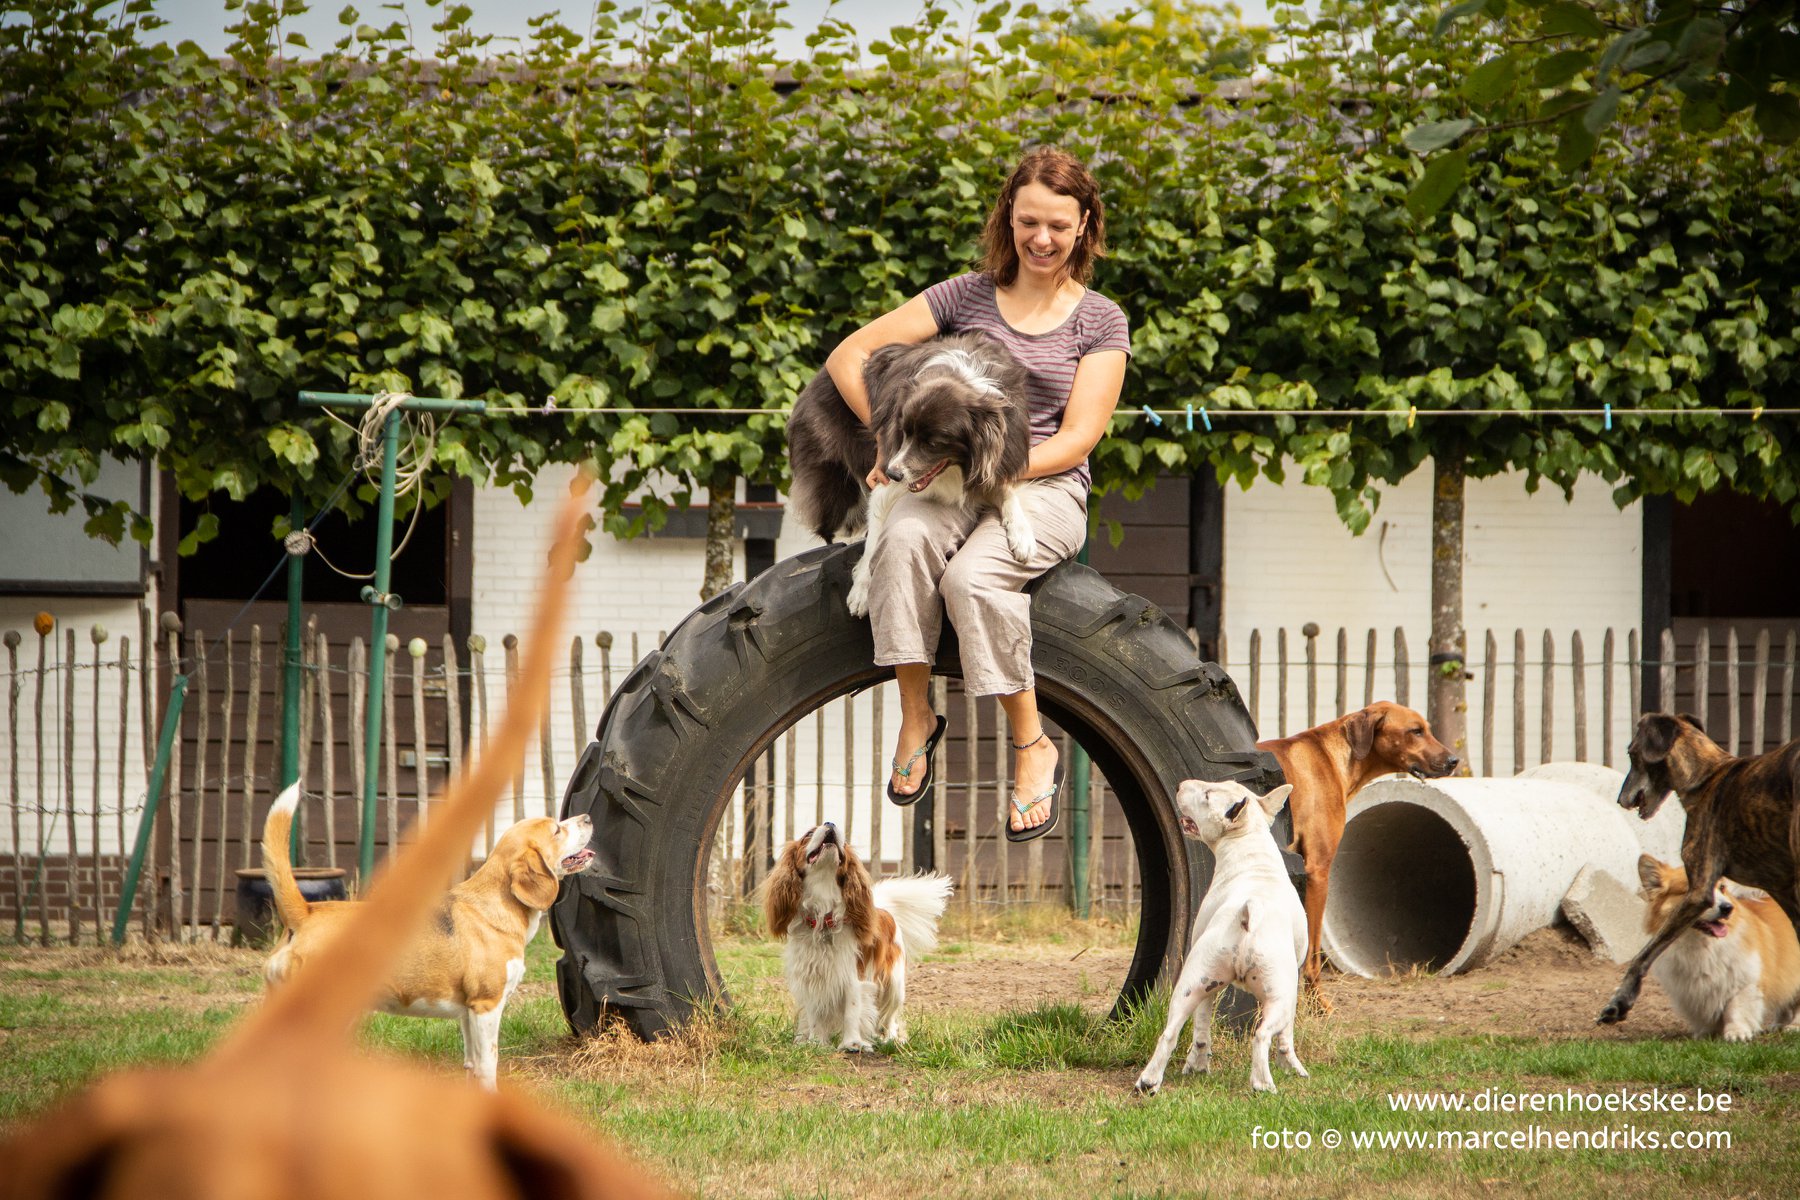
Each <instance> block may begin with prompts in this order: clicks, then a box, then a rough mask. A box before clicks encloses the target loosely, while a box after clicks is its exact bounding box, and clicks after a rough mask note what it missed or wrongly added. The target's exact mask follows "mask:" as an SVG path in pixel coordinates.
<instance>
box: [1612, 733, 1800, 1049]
mask: <svg viewBox="0 0 1800 1200" xmlns="http://www.w3.org/2000/svg"><path fill="white" fill-rule="evenodd" d="M1630 755H1631V770H1630V772H1629V773H1627V774H1626V776H1625V783H1624V785H1623V786H1622V787H1621V788H1620V789H1619V804H1620V806H1621V807H1624V808H1635V809H1637V810H1638V816H1640V817H1642V818H1643V819H1644V820H1646V821H1647V820H1649V819H1650V818H1651V817H1653V816H1655V815H1656V810H1657V809H1659V808H1661V807H1662V803H1663V801H1664V800H1665V799H1667V798H1668V796H1669V793H1671V792H1673V793H1674V794H1675V795H1676V796H1677V797H1678V798H1680V800H1681V806H1682V807H1683V808H1685V809H1686V810H1687V833H1686V835H1685V836H1683V838H1682V839H1681V861H1682V865H1683V866H1685V867H1686V868H1687V877H1688V881H1689V884H1690V885H1691V886H1690V888H1689V890H1688V894H1687V896H1686V898H1685V899H1683V900H1682V902H1681V903H1680V904H1678V905H1676V906H1675V907H1674V908H1673V909H1671V910H1670V912H1669V914H1668V917H1667V919H1666V920H1665V921H1664V922H1663V925H1662V928H1661V929H1660V930H1658V931H1657V933H1656V934H1655V936H1653V937H1652V938H1651V939H1650V940H1649V941H1648V942H1646V943H1645V944H1644V948H1643V949H1642V950H1639V951H1638V953H1637V957H1636V958H1633V959H1632V960H1631V962H1630V963H1629V964H1627V965H1626V967H1625V977H1624V978H1623V979H1621V980H1620V981H1619V987H1618V990H1617V991H1615V992H1614V993H1613V994H1612V999H1611V1000H1609V1001H1607V1004H1606V1007H1605V1008H1603V1009H1601V1010H1600V1016H1599V1018H1598V1019H1599V1022H1600V1024H1602V1025H1615V1024H1617V1023H1618V1022H1620V1021H1623V1020H1624V1019H1625V1017H1626V1015H1627V1014H1628V1013H1630V1012H1631V1006H1632V1005H1633V1004H1635V1003H1636V1002H1637V998H1638V992H1639V991H1640V990H1641V989H1642V988H1643V985H1644V973H1645V972H1646V971H1648V970H1649V969H1650V964H1651V963H1653V962H1655V961H1656V959H1657V956H1658V955H1660V954H1661V953H1662V952H1663V951H1664V950H1666V949H1668V948H1669V944H1670V943H1671V942H1673V941H1674V940H1675V939H1676V938H1678V937H1680V936H1681V935H1682V934H1683V933H1684V932H1685V931H1686V930H1687V929H1688V928H1689V927H1690V926H1692V925H1693V923H1694V922H1695V921H1697V920H1698V919H1699V918H1700V914H1701V913H1702V912H1704V911H1705V909H1706V906H1707V904H1708V903H1709V897H1710V896H1711V895H1712V892H1713V889H1714V888H1715V887H1717V886H1718V884H1719V880H1720V878H1721V877H1723V876H1725V875H1729V876H1731V878H1733V879H1734V880H1736V881H1737V882H1738V883H1740V884H1743V885H1745V886H1746V887H1753V888H1761V889H1762V890H1763V891H1765V892H1767V893H1769V898H1770V899H1772V900H1774V901H1775V903H1777V904H1779V905H1781V909H1782V911H1783V912H1785V913H1786V914H1787V916H1788V920H1790V921H1792V922H1794V923H1795V924H1796V925H1800V890H1797V888H1796V872H1795V866H1794V864H1795V860H1796V859H1800V741H1792V742H1789V743H1788V744H1787V745H1785V746H1782V747H1781V748H1780V749H1777V750H1771V751H1769V753H1767V754H1759V755H1757V756H1756V757H1754V758H1734V757H1732V756H1731V755H1729V754H1727V753H1725V751H1724V750H1723V749H1722V748H1721V747H1720V746H1719V745H1718V744H1717V743H1715V742H1714V741H1713V740H1712V739H1711V738H1709V737H1707V736H1706V732H1705V731H1704V730H1702V729H1701V728H1700V722H1699V721H1697V720H1695V719H1694V718H1693V717H1690V716H1685V715H1684V716H1674V715H1672V714H1670V713H1645V714H1644V715H1643V716H1641V717H1639V718H1638V723H1637V730H1636V732H1634V733H1633V734H1632V738H1631V748H1630Z"/></svg>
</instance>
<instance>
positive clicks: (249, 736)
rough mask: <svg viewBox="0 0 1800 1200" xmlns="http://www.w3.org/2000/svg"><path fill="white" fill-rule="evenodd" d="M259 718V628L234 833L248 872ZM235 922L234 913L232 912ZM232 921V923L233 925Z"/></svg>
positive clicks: (253, 640)
mask: <svg viewBox="0 0 1800 1200" xmlns="http://www.w3.org/2000/svg"><path fill="white" fill-rule="evenodd" d="M261 717H262V626H261V625H252V626H250V695H249V696H248V697H247V699H246V700H245V703H244V803H243V808H242V810H241V814H240V815H241V816H242V818H243V819H242V821H241V822H240V823H239V826H238V831H239V835H240V841H241V843H242V848H243V854H242V855H241V857H242V859H243V862H242V863H241V864H240V865H241V866H242V867H243V868H244V869H245V870H248V869H249V868H250V856H251V854H252V853H253V851H252V849H251V847H252V846H254V845H255V844H256V842H257V840H258V839H257V838H256V835H255V834H254V833H252V832H251V826H252V825H253V824H254V823H255V822H254V820H253V819H252V818H253V816H254V814H253V812H252V810H253V809H254V808H255V806H256V735H257V733H258V732H260V730H261V724H262V722H261ZM224 880H225V877H224V875H223V874H221V875H220V876H219V890H220V893H221V899H222V898H223V893H224V889H225V882H224ZM233 915H234V918H235V910H234V914H233ZM235 923H236V921H235V919H234V921H233V924H235Z"/></svg>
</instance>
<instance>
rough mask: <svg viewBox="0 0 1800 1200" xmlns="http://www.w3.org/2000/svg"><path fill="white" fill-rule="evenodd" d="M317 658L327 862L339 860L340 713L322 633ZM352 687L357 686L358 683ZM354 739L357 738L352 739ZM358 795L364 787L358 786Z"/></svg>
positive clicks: (334, 863) (316, 639)
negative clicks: (335, 704) (333, 704)
mask: <svg viewBox="0 0 1800 1200" xmlns="http://www.w3.org/2000/svg"><path fill="white" fill-rule="evenodd" d="M313 645H314V647H315V650H314V652H313V658H314V659H315V660H316V661H317V662H318V664H319V690H318V704H319V794H320V797H321V798H320V801H319V803H320V804H321V805H323V806H324V809H325V865H326V866H328V867H335V866H337V865H338V861H337V729H336V728H335V726H336V724H337V717H336V714H334V713H333V712H332V711H331V693H332V690H333V689H332V686H331V643H330V642H328V641H326V640H325V635H324V634H322V633H320V634H316V635H315V637H314V641H313ZM350 690H351V691H352V692H354V691H355V690H356V686H355V684H352V685H351V688H350ZM352 740H354V738H353V739H352ZM356 794H357V795H359V796H360V795H361V794H362V789H361V788H358V789H357V793H356Z"/></svg>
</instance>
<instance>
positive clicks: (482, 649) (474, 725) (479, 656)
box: [468, 633, 494, 853]
mask: <svg viewBox="0 0 1800 1200" xmlns="http://www.w3.org/2000/svg"><path fill="white" fill-rule="evenodd" d="M468 645H469V675H470V678H471V680H472V681H473V683H474V687H473V688H471V689H470V692H469V705H470V707H471V708H472V709H473V710H474V711H473V712H471V713H470V714H469V743H470V744H469V756H470V761H471V762H473V760H474V755H475V753H476V746H477V745H481V746H485V745H487V740H488V693H487V638H485V637H483V636H482V635H481V634H479V633H471V634H470V635H469V643H468ZM493 848H494V817H493V815H492V814H491V813H490V814H489V815H488V821H487V841H486V842H485V843H484V844H483V853H486V851H488V850H492V849H493Z"/></svg>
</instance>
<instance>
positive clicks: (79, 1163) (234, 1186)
mask: <svg viewBox="0 0 1800 1200" xmlns="http://www.w3.org/2000/svg"><path fill="white" fill-rule="evenodd" d="M585 491H586V488H585V487H583V488H580V489H578V496H579V495H580V494H581V493H585ZM582 508H583V504H582V503H581V502H580V500H579V498H577V499H572V500H571V502H570V504H569V505H568V507H567V508H565V509H564V511H563V513H562V516H561V518H560V520H559V523H558V526H557V533H558V536H557V540H556V549H555V551H554V553H553V556H552V560H551V563H552V565H551V575H550V580H549V582H548V583H547V584H546V585H545V587H544V589H543V592H542V599H541V602H540V607H539V614H538V621H537V626H536V632H535V633H534V635H533V636H532V638H531V639H530V641H529V642H528V647H529V648H528V651H527V654H526V662H525V667H524V670H523V672H522V675H521V684H522V686H521V687H520V689H519V692H518V693H517V694H518V696H519V697H520V698H519V699H517V700H515V701H514V703H513V705H512V707H511V708H510V709H509V710H508V712H507V714H506V719H505V721H504V722H503V724H502V725H501V728H500V730H499V731H498V733H497V734H496V735H495V737H494V740H493V742H492V743H491V744H490V747H489V749H488V752H487V753H486V754H484V755H482V756H480V757H479V758H477V759H476V760H475V765H474V768H473V770H471V771H470V773H469V774H468V775H467V776H465V777H464V778H463V779H462V780H460V781H459V782H457V783H456V784H454V785H452V787H451V788H450V789H449V791H448V792H446V793H445V795H444V799H443V803H442V806H441V813H440V815H437V816H435V817H434V819H433V820H432V822H431V824H430V826H429V827H428V828H426V829H425V830H424V831H423V833H422V834H421V835H420V837H419V840H418V841H417V842H416V843H415V844H414V845H412V846H410V847H408V848H407V849H405V850H403V851H401V852H400V853H399V854H397V855H395V856H394V858H393V859H392V860H391V861H390V862H389V864H388V866H387V867H386V869H385V870H384V871H383V873H382V874H381V875H380V876H378V877H377V878H376V879H375V881H374V883H373V885H372V886H371V887H370V888H369V891H368V894H367V898H366V900H365V901H364V902H363V904H361V905H360V906H359V907H358V908H357V910H356V915H355V917H354V918H353V919H352V920H351V922H350V923H349V927H348V928H347V929H345V930H344V931H343V933H344V935H343V936H341V937H336V938H333V939H331V940H330V941H329V942H328V943H326V944H324V945H322V946H320V947H319V949H318V952H317V954H316V955H314V956H313V957H312V958H310V959H309V960H308V961H307V962H306V963H305V964H304V965H303V966H302V967H301V968H300V969H299V970H298V971H297V972H296V974H295V976H294V978H293V979H291V980H290V981H288V983H287V984H286V985H285V986H284V987H282V988H280V989H277V990H276V991H275V992H273V993H271V995H270V996H269V998H268V1000H267V1001H266V1002H265V1003H264V1004H262V1006H261V1007H259V1008H258V1009H257V1010H256V1011H254V1012H252V1013H251V1014H250V1015H249V1016H247V1017H246V1018H245V1019H244V1020H242V1021H240V1022H239V1023H238V1025H237V1027H236V1028H235V1029H233V1030H231V1031H230V1032H229V1033H227V1034H226V1035H225V1037H224V1038H223V1039H222V1040H221V1042H220V1043H219V1045H218V1046H217V1048H215V1049H214V1050H213V1051H212V1052H211V1053H210V1054H209V1055H208V1056H207V1057H206V1058H205V1059H203V1060H202V1061H201V1062H200V1063H198V1064H197V1065H195V1066H193V1067H191V1068H187V1069H164V1070H149V1071H136V1072H132V1073H130V1074H122V1075H115V1076H112V1077H110V1078H108V1079H104V1080H101V1081H100V1082H99V1083H98V1084H97V1085H95V1086H94V1087H93V1088H92V1089H90V1090H89V1091H88V1092H86V1093H85V1094H83V1095H81V1096H79V1097H77V1098H76V1099H74V1100H73V1101H71V1102H69V1103H67V1104H65V1105H63V1106H62V1107H61V1108H58V1109H57V1110H55V1111H53V1112H52V1113H50V1114H49V1115H48V1116H46V1117H44V1118H43V1119H41V1120H39V1121H38V1122H36V1123H35V1124H33V1125H30V1126H27V1127H26V1128H24V1129H23V1130H21V1131H19V1132H17V1133H15V1134H14V1135H13V1136H12V1137H11V1138H10V1139H8V1140H7V1141H6V1142H5V1143H3V1144H0V1198H4V1200H12V1198H14V1197H18V1198H21V1200H23V1198H31V1200H39V1198H47V1197H61V1196H84V1197H85V1196H93V1197H104V1198H108V1200H166V1198H168V1197H174V1196H179V1197H184V1198H185V1200H227V1198H228V1197H229V1198H231V1200H288V1198H290V1197H291V1198H293V1200H300V1198H302V1197H307V1198H310V1200H353V1198H354V1200H388V1198H394V1200H398V1198H399V1197H416V1196H434V1197H449V1196H457V1197H465V1196H466V1197H471V1198H474V1200H499V1198H502V1197H516V1196H530V1197H532V1198H533V1200H539V1198H544V1197H592V1198H594V1200H638V1198H640V1197H646V1198H647V1197H663V1196H667V1195H668V1194H669V1193H667V1192H666V1191H664V1190H663V1189H662V1188H661V1187H659V1186H658V1185H656V1184H655V1183H653V1182H651V1181H650V1180H649V1179H648V1178H647V1177H645V1176H644V1175H643V1174H641V1173H640V1172H639V1171H638V1170H637V1169H636V1168H634V1167H632V1166H630V1165H629V1164H627V1163H625V1162H624V1161H622V1160H621V1159H620V1158H618V1157H617V1156H616V1155H615V1154H613V1153H612V1152H610V1151H608V1150H606V1149H604V1148H603V1147H602V1146H600V1145H597V1144H596V1138H595V1135H594V1134H593V1132H592V1131H591V1130H587V1129H584V1128H581V1127H579V1126H577V1125H575V1124H573V1123H572V1122H570V1121H568V1120H567V1119H566V1118H564V1117H562V1116H560V1115H558V1114H556V1113H553V1112H549V1111H547V1110H544V1109H540V1108H539V1107H537V1106H536V1105H534V1104H531V1103H529V1102H527V1101H526V1100H524V1099H523V1098H521V1097H519V1096H517V1095H512V1094H508V1093H504V1092H502V1093H498V1094H496V1093H492V1092H487V1091H484V1090H482V1089H480V1088H478V1087H475V1086H472V1085H470V1084H468V1083H465V1082H464V1081H463V1080H461V1079H455V1080H452V1079H447V1078H444V1077H442V1076H440V1075H436V1074H432V1073H429V1072H426V1071H422V1070H420V1069H418V1068H416V1067H409V1066H402V1065H399V1064H397V1063H393V1062H385V1061H380V1060H377V1059H373V1058H369V1057H366V1056H364V1055H361V1054H359V1053H358V1052H357V1051H356V1049H355V1047H354V1046H353V1044H352V1041H351V1035H352V1033H353V1031H354V1030H355V1028H356V1025H357V1023H358V1021H359V1020H360V1019H361V1018H362V1015H363V1014H364V1013H365V1012H367V1011H368V1010H369V1008H370V1007H371V1006H372V1005H373V1004H374V1002H375V1001H376V999H377V997H378V996H379V994H380V993H381V990H382V988H383V987H384V983H385V981H386V980H387V979H388V978H389V976H390V973H391V972H392V970H393V968H394V966H395V965H396V963H397V962H399V961H400V959H401V956H402V954H403V953H404V951H405V948H406V947H407V946H408V945H409V944H410V943H411V942H413V941H414V940H415V939H416V938H417V937H418V936H419V934H420V931H421V930H422V929H423V928H424V927H425V926H426V924H427V923H428V922H429V920H430V919H431V916H432V913H433V911H434V910H436V909H437V908H438V907H439V905H440V904H441V898H442V896H443V893H444V881H445V880H447V879H449V878H450V877H451V873H452V871H453V870H454V869H455V868H456V867H458V866H460V865H461V864H462V862H463V860H464V858H465V856H466V855H467V853H468V848H469V845H470V843H471V842H472V841H473V840H474V838H475V834H476V832H477V830H479V829H480V828H481V827H482V826H483V825H485V824H486V822H487V819H488V814H489V813H490V812H492V811H493V808H494V804H495V802H496V801H497V800H498V799H499V797H500V796H501V795H502V794H503V793H504V792H505V790H506V788H507V787H508V785H509V783H510V780H511V777H512V773H513V770H514V767H515V765H516V764H517V763H518V762H519V761H520V759H521V758H522V757H523V755H524V752H525V748H526V746H527V745H528V744H529V743H530V741H531V739H532V738H533V737H534V736H535V734H536V730H537V728H538V723H539V720H540V717H541V714H542V712H543V708H544V699H545V695H546V692H547V690H548V685H549V680H550V672H551V667H552V663H553V660H554V658H555V656H556V652H557V647H556V643H557V638H556V636H555V630H556V629H557V628H558V625H559V623H560V618H561V615H562V611H563V608H564V599H565V594H566V591H567V586H566V580H567V579H568V577H569V574H570V572H571V570H572V567H573V564H574V559H575V547H576V544H577V541H578V536H579V535H578V527H577V522H578V520H579V518H580V516H581V510H582Z"/></svg>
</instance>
